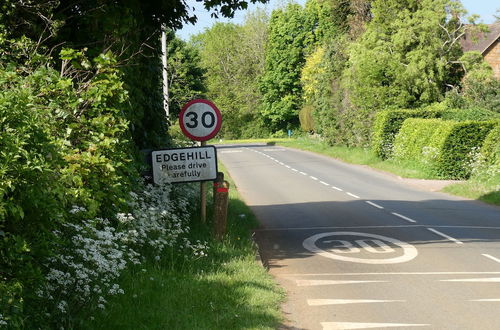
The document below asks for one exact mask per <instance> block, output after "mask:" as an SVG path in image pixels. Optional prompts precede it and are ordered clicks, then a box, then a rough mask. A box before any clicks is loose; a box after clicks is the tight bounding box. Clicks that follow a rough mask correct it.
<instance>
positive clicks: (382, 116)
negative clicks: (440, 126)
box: [372, 109, 441, 159]
mask: <svg viewBox="0 0 500 330" xmlns="http://www.w3.org/2000/svg"><path fill="white" fill-rule="evenodd" d="M440 113H441V112H440V111H439V110H430V109H429V110H427V109H425V110H424V109H420V110H384V111H380V112H378V113H377V114H376V115H375V122H374V125H373V134H372V149H373V151H374V152H375V154H376V155H377V156H379V157H381V158H383V159H387V158H389V157H390V156H391V154H392V149H393V143H394V138H395V136H396V134H398V131H399V129H400V128H401V125H403V122H404V121H405V120H406V119H408V118H438V117H439V116H440Z"/></svg>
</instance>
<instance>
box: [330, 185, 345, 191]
mask: <svg viewBox="0 0 500 330" xmlns="http://www.w3.org/2000/svg"><path fill="white" fill-rule="evenodd" d="M332 188H333V189H335V190H338V191H344V190H342V189H340V188H339V187H335V186H332Z"/></svg>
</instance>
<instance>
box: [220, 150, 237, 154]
mask: <svg viewBox="0 0 500 330" xmlns="http://www.w3.org/2000/svg"><path fill="white" fill-rule="evenodd" d="M219 152H220V153H221V154H234V153H236V152H243V150H222V151H219Z"/></svg>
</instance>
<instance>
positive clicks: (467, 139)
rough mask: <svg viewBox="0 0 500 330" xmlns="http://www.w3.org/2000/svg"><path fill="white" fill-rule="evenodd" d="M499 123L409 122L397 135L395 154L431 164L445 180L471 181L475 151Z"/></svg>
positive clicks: (419, 120)
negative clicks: (467, 179)
mask: <svg viewBox="0 0 500 330" xmlns="http://www.w3.org/2000/svg"><path fill="white" fill-rule="evenodd" d="M496 124H497V123H496V122H493V121H482V122H479V121H476V122H475V121H464V122H456V121H444V120H443V121H441V120H437V119H434V120H431V119H408V120H406V121H405V122H404V124H403V126H402V127H401V130H400V131H399V133H398V135H397V136H396V139H395V144H394V155H395V157H396V158H399V159H411V160H415V161H419V162H422V163H424V164H428V165H430V167H431V168H432V170H433V172H434V173H435V174H436V175H438V176H440V177H443V178H452V179H463V178H467V177H468V176H469V175H470V171H471V170H470V166H469V164H470V163H471V162H472V158H473V154H474V150H475V149H478V148H480V147H481V145H482V144H483V141H484V139H485V137H486V135H487V134H488V132H489V131H490V130H491V129H492V128H493V127H495V125H496Z"/></svg>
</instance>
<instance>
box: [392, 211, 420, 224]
mask: <svg viewBox="0 0 500 330" xmlns="http://www.w3.org/2000/svg"><path fill="white" fill-rule="evenodd" d="M391 214H392V215H395V216H397V217H400V218H401V219H403V220H406V221H408V222H413V223H415V222H416V221H415V220H413V219H410V218H408V217H405V216H404V215H401V214H399V213H396V212H391Z"/></svg>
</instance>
